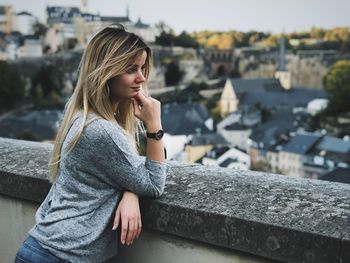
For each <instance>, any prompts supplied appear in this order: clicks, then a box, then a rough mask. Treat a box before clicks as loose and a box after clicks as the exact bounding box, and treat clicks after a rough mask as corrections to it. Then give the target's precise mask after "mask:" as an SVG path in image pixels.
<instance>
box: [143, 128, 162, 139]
mask: <svg viewBox="0 0 350 263" xmlns="http://www.w3.org/2000/svg"><path fill="white" fill-rule="evenodd" d="M146 135H147V138H151V139H155V140H160V139H162V138H163V135H164V131H163V130H162V129H160V130H158V131H156V132H147V133H146Z"/></svg>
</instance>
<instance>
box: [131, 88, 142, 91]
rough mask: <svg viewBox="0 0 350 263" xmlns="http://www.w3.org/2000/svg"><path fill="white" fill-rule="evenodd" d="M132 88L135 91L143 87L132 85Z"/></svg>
mask: <svg viewBox="0 0 350 263" xmlns="http://www.w3.org/2000/svg"><path fill="white" fill-rule="evenodd" d="M132 89H133V90H135V91H140V90H141V87H132Z"/></svg>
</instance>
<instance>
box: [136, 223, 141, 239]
mask: <svg viewBox="0 0 350 263" xmlns="http://www.w3.org/2000/svg"><path fill="white" fill-rule="evenodd" d="M138 225H139V228H138V231H137V234H136V238H139V236H140V234H141V230H142V222H141V218H140V219H139V220H138Z"/></svg>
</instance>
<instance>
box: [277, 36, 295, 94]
mask: <svg viewBox="0 0 350 263" xmlns="http://www.w3.org/2000/svg"><path fill="white" fill-rule="evenodd" d="M285 56H286V45H285V38H284V37H283V36H281V38H280V52H279V61H278V66H277V70H276V72H275V78H276V79H279V81H280V83H281V85H282V87H283V88H284V89H285V90H289V89H290V88H291V87H292V79H291V74H290V72H289V71H288V70H287V68H286V58H285Z"/></svg>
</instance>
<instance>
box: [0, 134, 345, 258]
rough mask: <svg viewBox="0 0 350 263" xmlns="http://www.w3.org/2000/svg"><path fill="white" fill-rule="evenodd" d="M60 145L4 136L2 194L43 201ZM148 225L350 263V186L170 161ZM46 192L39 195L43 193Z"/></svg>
mask: <svg viewBox="0 0 350 263" xmlns="http://www.w3.org/2000/svg"><path fill="white" fill-rule="evenodd" d="M51 150H52V147H51V146H50V145H47V144H43V143H34V142H26V141H19V140H12V139H4V138H0V152H1V155H0V194H3V195H9V196H13V197H18V198H22V199H26V200H30V201H35V202H40V201H42V200H43V197H44V196H45V193H46V192H47V191H48V190H49V186H50V184H49V183H48V181H47V178H48V169H47V161H48V158H49V155H50V151H51ZM169 166H170V167H169V170H168V179H167V184H166V189H165V193H164V195H163V196H162V197H161V198H160V199H158V200H147V199H144V200H142V202H141V210H142V218H143V225H144V228H146V229H149V230H157V231H160V232H162V233H167V234H171V235H176V236H179V237H183V238H187V239H191V240H196V241H200V242H204V243H207V244H212V245H215V246H220V247H223V248H228V249H234V250H240V251H243V252H246V253H249V254H252V255H258V256H262V257H266V258H269V259H275V260H281V261H284V262H317V263H322V262H327V263H331V262H337V263H338V262H350V224H349V219H350V191H349V190H350V186H349V185H344V184H340V183H329V182H326V181H317V180H307V179H299V178H294V177H286V176H281V175H274V174H266V173H258V172H252V171H234V170H232V169H223V168H217V167H206V166H201V165H188V164H180V163H169ZM37 193H38V194H37Z"/></svg>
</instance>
